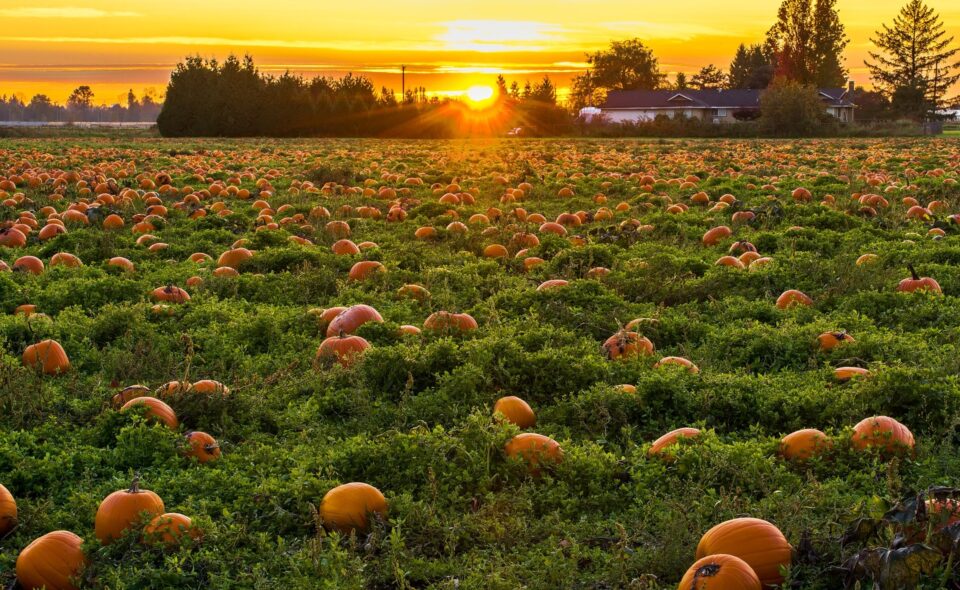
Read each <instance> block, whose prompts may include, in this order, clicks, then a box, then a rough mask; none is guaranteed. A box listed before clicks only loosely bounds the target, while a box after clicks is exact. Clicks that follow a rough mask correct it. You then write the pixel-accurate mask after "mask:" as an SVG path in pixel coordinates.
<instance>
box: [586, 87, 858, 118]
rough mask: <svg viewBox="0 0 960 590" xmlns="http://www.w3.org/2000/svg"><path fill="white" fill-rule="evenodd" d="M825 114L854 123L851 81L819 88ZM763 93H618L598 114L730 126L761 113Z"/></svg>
mask: <svg viewBox="0 0 960 590" xmlns="http://www.w3.org/2000/svg"><path fill="white" fill-rule="evenodd" d="M819 92H820V98H821V99H822V100H823V104H824V108H825V109H826V111H827V112H828V113H829V114H831V115H832V116H834V117H836V118H837V119H839V120H841V121H844V122H852V121H853V110H854V104H853V101H852V100H851V98H852V96H853V82H850V85H849V87H847V88H821V89H820V91H819ZM762 93H763V91H762V90H752V89H733V90H719V89H715V90H617V91H613V92H610V93H609V94H607V100H606V101H604V103H603V104H602V105H601V106H600V112H601V113H602V114H603V117H604V118H605V119H606V120H607V121H611V122H614V123H622V122H627V121H652V120H653V119H655V118H657V116H659V115H665V116H667V117H670V118H673V117H678V116H684V117H687V118H690V119H694V118H696V119H702V120H704V121H712V122H714V123H731V122H734V121H737V120H739V119H751V118H756V117H757V116H758V115H759V114H760V95H761V94H762Z"/></svg>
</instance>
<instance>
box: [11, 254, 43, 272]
mask: <svg viewBox="0 0 960 590" xmlns="http://www.w3.org/2000/svg"><path fill="white" fill-rule="evenodd" d="M13 270H14V272H28V273H30V274H34V275H39V274H43V261H42V260H40V259H39V258H37V257H36V256H21V257H20V258H17V259H16V260H15V261H14V262H13Z"/></svg>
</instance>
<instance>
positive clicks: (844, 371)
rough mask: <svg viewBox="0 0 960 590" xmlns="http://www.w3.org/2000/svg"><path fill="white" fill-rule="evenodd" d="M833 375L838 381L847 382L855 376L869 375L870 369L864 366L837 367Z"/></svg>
mask: <svg viewBox="0 0 960 590" xmlns="http://www.w3.org/2000/svg"><path fill="white" fill-rule="evenodd" d="M833 376H834V377H835V378H836V380H837V381H839V382H841V383H845V382H847V381H849V380H851V379H853V378H854V377H869V376H870V371H869V370H868V369H864V368H862V367H837V368H836V369H834V370H833Z"/></svg>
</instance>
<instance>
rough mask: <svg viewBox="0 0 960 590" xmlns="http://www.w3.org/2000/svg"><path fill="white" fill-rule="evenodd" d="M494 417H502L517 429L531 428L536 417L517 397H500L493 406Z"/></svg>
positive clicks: (534, 423) (525, 403)
mask: <svg viewBox="0 0 960 590" xmlns="http://www.w3.org/2000/svg"><path fill="white" fill-rule="evenodd" d="M493 414H494V416H498V415H499V416H502V417H503V419H504V420H506V421H507V422H509V423H511V424H514V425H516V426H517V428H521V429H522V428H532V427H533V426H535V425H536V424H537V415H536V414H534V413H533V409H532V408H531V407H530V405H529V404H527V402H525V401H523V400H522V399H520V398H519V397H516V396H513V395H508V396H506V397H501V398H500V399H498V400H497V403H495V404H494V405H493Z"/></svg>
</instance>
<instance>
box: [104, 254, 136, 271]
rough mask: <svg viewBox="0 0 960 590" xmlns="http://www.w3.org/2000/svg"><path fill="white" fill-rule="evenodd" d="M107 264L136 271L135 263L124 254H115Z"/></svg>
mask: <svg viewBox="0 0 960 590" xmlns="http://www.w3.org/2000/svg"><path fill="white" fill-rule="evenodd" d="M107 265H108V266H116V267H118V268H121V269H123V270H125V271H127V272H133V271H134V266H133V263H132V262H130V260H129V259H127V258H124V257H123V256H114V257H113V258H111V259H110V260H108V261H107Z"/></svg>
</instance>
